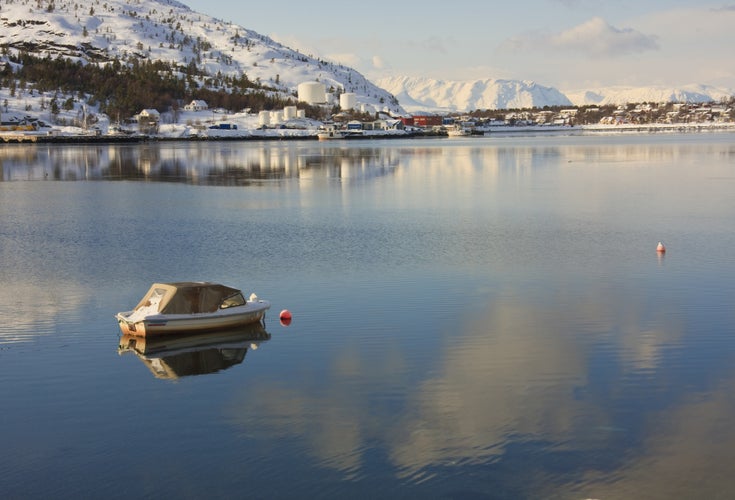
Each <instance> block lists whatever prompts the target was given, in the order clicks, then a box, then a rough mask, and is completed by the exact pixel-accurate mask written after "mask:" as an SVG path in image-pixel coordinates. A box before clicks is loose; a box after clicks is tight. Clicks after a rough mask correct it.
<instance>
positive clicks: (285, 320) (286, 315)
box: [278, 309, 291, 326]
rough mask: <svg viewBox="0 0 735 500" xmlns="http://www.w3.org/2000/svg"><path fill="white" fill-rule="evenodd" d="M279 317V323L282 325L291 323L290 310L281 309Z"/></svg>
mask: <svg viewBox="0 0 735 500" xmlns="http://www.w3.org/2000/svg"><path fill="white" fill-rule="evenodd" d="M278 317H279V319H280V320H281V324H282V325H283V326H288V325H290V324H291V311H289V310H288V309H284V310H283V311H281V314H279V315H278Z"/></svg>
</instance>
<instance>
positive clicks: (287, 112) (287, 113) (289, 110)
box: [283, 106, 296, 120]
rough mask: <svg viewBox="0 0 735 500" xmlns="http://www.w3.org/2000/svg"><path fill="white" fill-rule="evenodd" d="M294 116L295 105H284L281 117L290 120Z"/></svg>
mask: <svg viewBox="0 0 735 500" xmlns="http://www.w3.org/2000/svg"><path fill="white" fill-rule="evenodd" d="M293 118H296V106H286V107H285V108H283V119H284V120H291V119H293Z"/></svg>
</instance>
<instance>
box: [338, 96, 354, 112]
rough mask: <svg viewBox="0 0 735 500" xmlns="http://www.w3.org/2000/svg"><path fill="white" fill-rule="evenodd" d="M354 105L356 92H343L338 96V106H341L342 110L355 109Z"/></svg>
mask: <svg viewBox="0 0 735 500" xmlns="http://www.w3.org/2000/svg"><path fill="white" fill-rule="evenodd" d="M356 105H357V94H355V93H352V92H345V93H344V94H342V95H340V96H339V107H340V108H342V110H343V111H346V110H348V109H355V106H356Z"/></svg>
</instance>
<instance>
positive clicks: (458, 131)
mask: <svg viewBox="0 0 735 500" xmlns="http://www.w3.org/2000/svg"><path fill="white" fill-rule="evenodd" d="M447 135H448V136H449V137H469V136H471V135H472V130H470V129H468V128H466V127H459V126H456V127H452V128H450V129H447Z"/></svg>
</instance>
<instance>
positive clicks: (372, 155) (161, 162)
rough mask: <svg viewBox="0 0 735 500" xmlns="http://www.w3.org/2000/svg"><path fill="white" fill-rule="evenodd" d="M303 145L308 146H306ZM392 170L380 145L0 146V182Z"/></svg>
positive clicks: (226, 178) (231, 180) (223, 182)
mask: <svg viewBox="0 0 735 500" xmlns="http://www.w3.org/2000/svg"><path fill="white" fill-rule="evenodd" d="M307 144H308V143H307ZM397 166H398V152H397V151H396V150H393V149H388V148H382V147H355V146H351V147H337V146H319V145H317V146H315V145H312V144H308V146H304V145H302V146H299V145H295V144H285V145H282V146H280V147H279V146H278V145H276V146H274V145H271V144H269V145H268V147H262V146H258V145H257V144H251V143H242V144H235V143H221V144H220V143H217V144H212V143H206V144H199V143H171V144H166V143H163V144H162V143H145V144H135V145H131V144H123V145H120V144H100V145H80V146H69V145H64V146H60V145H58V146H55V145H42V146H41V145H4V146H0V173H2V180H3V181H18V180H56V181H75V180H138V181H150V182H180V183H186V184H196V185H214V186H238V185H247V184H250V183H252V182H257V181H265V180H278V179H285V178H313V177H315V176H316V177H318V176H322V177H327V178H338V179H343V180H355V179H357V180H359V179H370V178H373V177H380V176H383V175H386V174H389V173H391V172H392V171H393V170H394V169H395V168H396V167H397Z"/></svg>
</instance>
